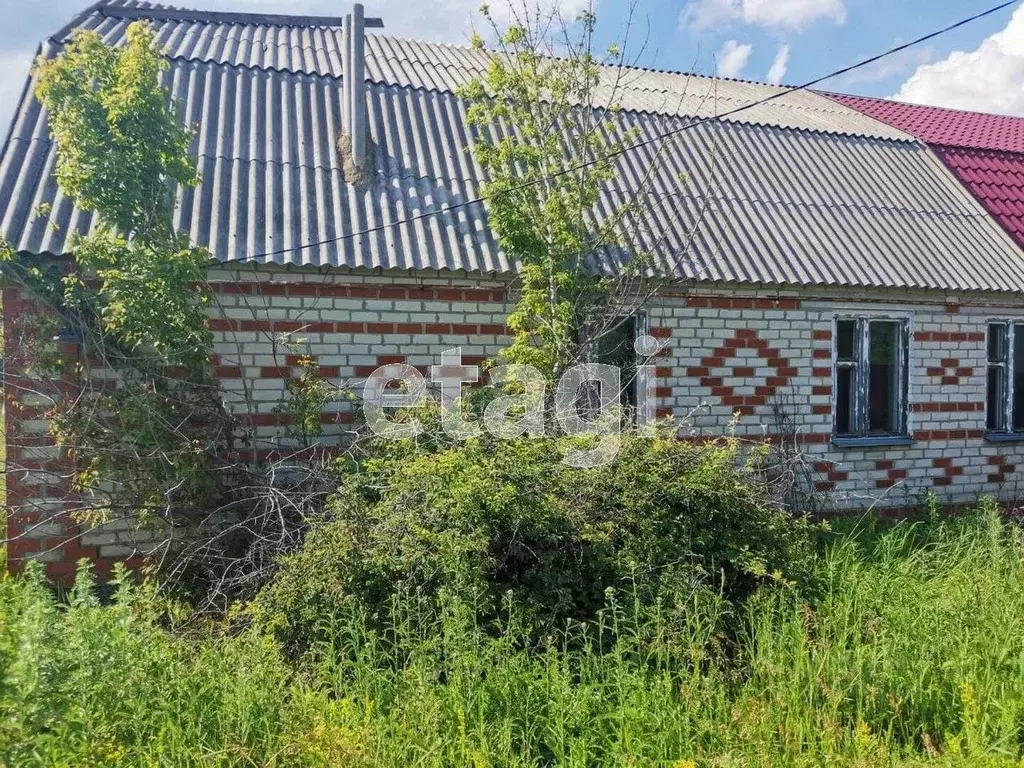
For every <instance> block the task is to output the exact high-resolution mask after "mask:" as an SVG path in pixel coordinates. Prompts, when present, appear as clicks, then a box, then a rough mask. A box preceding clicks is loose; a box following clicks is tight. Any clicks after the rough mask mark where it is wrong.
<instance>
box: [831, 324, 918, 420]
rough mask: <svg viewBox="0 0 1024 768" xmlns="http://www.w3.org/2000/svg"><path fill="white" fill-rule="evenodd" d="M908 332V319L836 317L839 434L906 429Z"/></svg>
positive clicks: (836, 390) (835, 385)
mask: <svg viewBox="0 0 1024 768" xmlns="http://www.w3.org/2000/svg"><path fill="white" fill-rule="evenodd" d="M908 337H909V333H908V328H907V323H906V322H905V321H902V320H874V319H870V318H850V319H845V318H844V319H840V320H837V321H836V335H835V356H836V362H835V377H834V396H835V421H834V431H835V434H836V436H837V437H884V436H894V435H904V434H906V431H907V409H906V402H907V369H908V368H907V349H908Z"/></svg>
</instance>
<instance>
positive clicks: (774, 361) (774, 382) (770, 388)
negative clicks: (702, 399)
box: [686, 328, 797, 415]
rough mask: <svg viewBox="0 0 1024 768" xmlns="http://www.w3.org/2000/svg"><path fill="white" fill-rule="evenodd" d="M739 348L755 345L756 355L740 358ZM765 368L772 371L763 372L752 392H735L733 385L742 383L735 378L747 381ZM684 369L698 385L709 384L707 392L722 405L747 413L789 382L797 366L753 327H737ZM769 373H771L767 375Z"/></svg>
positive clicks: (752, 347) (750, 347) (706, 385)
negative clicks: (692, 364)
mask: <svg viewBox="0 0 1024 768" xmlns="http://www.w3.org/2000/svg"><path fill="white" fill-rule="evenodd" d="M741 349H755V350H757V355H756V357H744V358H741V357H740V355H739V350H741ZM754 362H760V365H758V366H757V368H755V367H754V366H753V365H752V363H754ZM765 368H770V369H773V371H772V372H770V373H769V375H767V376H765V382H764V384H763V385H758V386H756V387H755V389H754V394H753V395H738V394H736V388H737V387H739V386H742V384H739V383H737V382H747V381H749V380H750V379H751V378H752V377H754V376H764V375H765V372H764V369H765ZM686 373H687V375H688V376H692V377H694V378H696V379H699V380H700V384H701V386H703V387H709V388H710V389H711V396H712V397H718V398H721V401H722V405H727V406H729V407H730V408H732V409H733V410H734V411H737V412H739V413H742V414H746V415H751V414H753V413H754V408H756V407H757V406H759V405H764V404H765V403H766V402H767V400H768V398H769V397H771V396H772V395H774V394H775V393H776V392H777V391H778V390H779V389H781V388H783V387H786V386H789V383H790V380H791V379H792V378H793V377H794V376H796V375H797V370H796V368H795V367H793V366H791V365H790V364H789V360H788V359H786V358H784V357H783V356H782V355H781V353H780V352H779V351H778V350H777V349H775V348H774V347H772V346H770V345H769V344H768V342H767V341H765V340H764V339H761V338H758V335H757V331H753V330H749V329H745V328H741V329H739V330H737V331H736V334H735V335H734V336H733V337H732V338H731V339H726V340H725V343H724V344H723V346H721V347H719V348H718V349H716V350H714V352H712V353H711V355H709V356H708V357H705V358H703V359H702V360H701V361H700V367H692V368H687V369H686ZM772 373H773V374H774V375H771V374H772ZM728 382H733V383H728Z"/></svg>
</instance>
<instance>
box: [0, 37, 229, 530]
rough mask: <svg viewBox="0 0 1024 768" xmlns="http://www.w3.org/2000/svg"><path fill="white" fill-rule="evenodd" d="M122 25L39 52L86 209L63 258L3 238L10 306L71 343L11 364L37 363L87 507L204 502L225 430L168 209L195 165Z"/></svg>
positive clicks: (192, 268)
mask: <svg viewBox="0 0 1024 768" xmlns="http://www.w3.org/2000/svg"><path fill="white" fill-rule="evenodd" d="M126 40H127V42H126V44H125V45H124V47H122V48H118V49H115V48H112V47H110V46H107V45H106V44H104V43H103V41H102V39H101V38H100V36H99V35H98V34H97V33H95V32H90V31H84V30H78V31H76V32H75V33H74V35H73V38H72V41H71V42H70V43H69V44H68V45H67V46H66V47H65V48H64V50H63V51H62V52H61V54H60V55H58V56H57V57H56V58H54V59H52V60H48V61H45V60H41V61H40V62H39V63H38V65H37V70H36V72H37V75H38V85H37V88H36V94H37V96H38V98H39V100H40V101H41V103H42V104H43V105H44V106H45V107H46V109H47V110H48V113H49V116H50V130H51V133H52V136H53V138H54V141H55V143H56V146H57V171H56V175H57V181H58V184H59V185H60V187H61V190H62V191H63V192H64V193H65V194H66V195H68V196H69V197H71V198H72V199H73V200H74V201H75V203H76V204H77V205H78V206H79V207H81V208H83V209H86V210H91V211H93V212H94V214H95V216H96V220H97V225H96V227H95V228H94V230H93V231H92V232H91V233H90V234H88V235H85V236H76V237H74V238H73V239H72V241H71V242H72V246H71V250H72V255H73V258H74V263H73V265H66V264H60V263H51V264H49V265H47V264H45V263H43V262H41V261H40V260H37V259H25V260H23V259H19V258H15V257H14V256H12V255H11V254H8V255H7V258H6V259H5V263H4V265H3V270H4V278H5V280H6V281H7V283H8V284H10V285H14V286H17V287H19V288H20V289H22V290H24V291H26V292H28V293H30V294H32V295H34V296H35V298H36V306H37V307H39V310H38V313H36V316H27V317H22V318H20V322H22V323H23V324H24V325H26V326H27V327H28V328H30V329H31V328H33V327H35V328H38V329H43V328H46V327H47V320H48V319H49V318H56V325H57V326H59V331H58V333H59V334H60V336H61V337H62V338H64V339H66V340H71V341H73V342H74V346H75V347H76V348H77V349H76V350H75V351H74V352H72V353H68V352H66V351H63V353H62V354H61V355H59V356H52V355H51V356H50V357H55V359H52V360H45V359H39V358H38V357H37V358H36V359H28V360H27V361H26V362H25V365H26V367H27V368H30V369H32V370H33V371H34V372H36V373H38V374H40V375H38V376H37V377H36V378H37V381H40V382H44V381H46V380H47V376H48V377H49V380H50V384H51V389H50V390H49V391H43V392H41V393H40V394H42V395H43V396H44V397H49V398H50V399H51V400H52V401H53V403H54V405H53V407H52V408H51V410H50V411H49V413H48V414H47V416H48V418H49V421H50V424H51V431H52V433H53V436H54V438H55V440H56V442H57V444H58V445H61V446H65V447H66V448H67V449H68V450H69V451H70V452H71V453H72V455H73V457H74V460H75V464H76V469H77V474H76V478H75V479H76V487H77V489H78V490H79V491H82V492H85V493H87V494H91V495H92V496H93V498H94V505H95V511H96V512H97V514H98V515H99V517H101V518H104V517H106V516H108V515H109V514H111V511H112V510H116V511H117V512H118V513H119V514H130V513H132V512H133V511H141V512H142V513H143V516H145V515H146V514H147V513H149V512H150V511H153V512H156V513H160V514H166V513H168V512H169V511H171V510H172V509H175V508H180V507H183V506H184V507H196V506H202V505H204V504H205V503H207V502H208V500H209V498H210V496H211V494H212V493H214V492H215V491H216V482H215V480H214V477H215V475H214V473H213V472H211V468H210V467H211V457H212V456H213V455H214V454H215V453H216V452H217V451H218V450H220V449H221V448H222V447H223V446H224V445H225V443H226V441H227V440H228V433H229V430H230V424H229V423H228V422H227V420H226V418H225V415H224V413H223V408H222V406H221V402H220V395H219V392H218V389H217V386H216V384H215V383H214V380H213V377H212V367H211V348H212V336H211V333H210V331H209V329H208V327H207V315H206V305H207V302H208V297H207V295H206V292H205V289H204V287H203V286H204V285H205V268H206V267H207V266H208V264H209V261H210V257H209V254H208V253H207V252H206V251H204V250H202V249H199V248H193V247H190V246H189V245H188V242H187V239H186V238H184V237H180V236H177V235H175V234H174V232H173V227H172V220H171V202H172V198H171V195H172V192H173V189H174V186H175V185H176V184H182V185H193V184H195V183H196V182H197V180H198V177H197V175H196V172H195V165H194V163H193V161H192V160H191V159H190V158H189V156H188V149H189V145H190V142H191V133H190V131H188V130H187V129H186V128H184V127H182V126H181V125H180V124H179V121H178V120H177V117H176V116H175V113H174V108H173V105H172V104H169V99H168V95H167V93H166V91H165V90H164V89H163V88H162V87H161V86H160V75H161V73H162V72H163V70H165V69H166V67H167V62H166V60H165V59H164V58H163V57H162V56H161V55H160V54H159V53H158V52H157V51H156V50H154V34H153V32H152V31H151V30H149V29H148V28H147V27H146V26H145V25H144V24H141V23H135V24H132V25H130V26H129V28H128V30H127V35H126ZM44 333H45V331H44ZM29 335H31V331H29V332H26V336H29ZM37 346H38V347H39V348H42V346H41V345H37ZM29 352H31V350H29ZM27 357H29V358H31V355H30V354H29V355H27ZM48 363H49V365H48ZM47 369H49V370H47ZM42 386H43V384H42V383H41V384H40V387H42Z"/></svg>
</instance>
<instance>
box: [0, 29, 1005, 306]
mask: <svg viewBox="0 0 1024 768" xmlns="http://www.w3.org/2000/svg"><path fill="white" fill-rule="evenodd" d="M108 14H110V15H112V14H116V11H115V10H109V9H108V11H105V12H102V13H101V12H95V11H94V12H92V14H91V15H89V16H87V17H86V22H87V26H92V27H93V28H96V29H97V30H99V31H100V32H102V33H103V34H105V35H106V36H107V38H108V39H109V40H111V41H117V40H119V39H120V36H121V34H122V32H123V20H119V19H117V18H110V16H109V15H108ZM155 24H156V25H157V26H158V27H159V29H160V35H161V40H162V41H163V42H164V43H165V44H167V45H168V46H170V47H171V53H172V55H171V66H170V69H169V70H168V71H167V72H166V74H165V83H166V85H167V87H168V89H169V90H170V91H171V93H172V95H173V97H174V98H175V100H176V101H177V102H178V105H179V108H180V110H181V114H182V116H183V119H184V120H186V121H187V122H188V124H189V125H192V126H195V127H196V129H197V133H196V137H195V141H194V145H193V151H194V153H195V154H196V156H197V158H198V163H199V169H200V171H201V173H202V183H201V184H200V185H199V187H198V188H196V189H194V190H184V191H180V192H179V194H178V197H177V202H176V209H175V217H176V218H175V220H176V224H177V226H178V227H179V228H180V229H181V230H182V231H184V232H187V233H188V234H189V237H190V238H191V240H192V241H193V242H194V243H196V244H199V245H203V246H206V247H208V248H210V250H211V251H212V252H213V254H214V255H215V256H216V257H217V258H218V259H221V260H224V261H235V260H255V261H263V262H273V263H278V264H291V265H311V266H347V267H380V268H385V269H403V270H415V269H442V270H455V271H468V272H488V273H500V272H507V271H509V270H511V269H512V268H513V265H510V264H509V263H508V261H507V259H505V257H504V256H503V254H502V252H501V250H500V249H499V248H498V246H497V244H496V242H495V239H494V237H493V235H492V233H491V231H490V228H489V226H488V223H487V212H486V209H485V206H484V205H483V204H481V203H472V204H469V205H466V206H464V207H460V208H458V209H457V210H455V211H451V212H447V213H443V214H439V215H431V216H427V217H425V218H420V219H417V220H415V221H409V220H408V219H409V217H411V216H416V215H418V214H422V213H429V212H431V211H436V210H438V209H440V208H444V207H446V206H450V205H454V204H460V203H463V202H466V201H470V200H473V199H474V198H475V197H477V195H478V194H479V190H480V188H481V182H482V180H483V175H482V173H481V170H480V168H479V167H478V166H477V165H476V164H475V162H474V161H473V160H472V157H471V154H470V153H469V152H468V151H467V147H469V146H471V145H472V142H473V141H474V139H473V136H472V135H471V131H469V129H468V127H467V126H466V122H465V107H464V104H463V103H462V102H461V100H460V99H458V98H457V97H456V96H455V95H454V94H453V93H452V92H451V88H452V87H453V84H454V83H455V82H456V81H458V80H459V78H460V77H463V75H461V74H459V73H464V72H465V71H467V70H468V69H469V67H470V65H469V64H467V63H466V62H474V61H476V62H478V63H477V64H475V65H474V66H477V67H479V61H482V59H480V57H481V54H480V53H478V52H475V51H471V50H463V49H458V48H454V47H452V46H436V45H431V44H425V43H415V42H411V41H406V40H394V39H391V38H385V37H382V36H370V40H371V41H372V42H371V43H370V44H369V45H368V51H369V53H368V64H369V65H370V69H371V73H370V75H369V78H370V81H371V82H370V85H369V86H368V104H369V127H370V131H371V135H372V138H373V144H374V149H373V155H372V163H373V171H374V173H373V177H372V182H371V183H370V185H369V186H368V187H367V188H366V189H364V190H357V189H356V188H355V187H353V186H352V185H350V184H348V183H346V179H345V177H344V172H343V170H342V168H341V167H340V164H339V161H338V158H337V156H336V152H335V149H334V141H335V138H336V137H337V135H338V133H339V132H340V130H341V112H342V110H341V84H340V80H339V78H338V76H337V73H336V72H335V71H334V70H333V69H331V67H334V66H335V64H332V63H331V62H332V61H336V59H337V50H336V48H335V46H337V45H339V41H338V37H337V30H335V29H333V28H330V27H321V26H317V27H315V28H302V27H297V26H295V25H292V24H285V23H282V24H281V25H280V26H267V25H248V24H226V23H223V22H220V21H218V22H216V23H213V22H204V23H199V22H187V21H186V22H183V21H175V22H170V21H158V22H155ZM245 41H249V42H247V43H245ZM254 41H261V42H260V43H259V45H256V43H255V42H254ZM60 42H61V41H57V42H53V43H47V44H46V45H45V46H44V50H43V53H44V55H54V54H55V53H56V51H57V50H59V46H60ZM243 43H244V44H243ZM257 51H258V52H259V54H258V55H257V53H256V52H257ZM267 57H273V59H274V61H276V62H277V63H278V64H279V65H280V64H285V65H286V66H273V67H271V66H265V65H266V64H267V62H268V58H267ZM300 61H301V64H300V65H297V64H296V62H300ZM385 65H386V67H385ZM387 67H390V69H388V68H387ZM411 72H418V73H419V74H418V75H417V78H418V79H417V80H416V81H415V82H412V81H411V80H410V78H411V75H410V73H411ZM452 73H456V74H452ZM628 74H629V75H632V74H633V73H632V72H630V73H628ZM682 77H683V76H680V75H671V74H668V73H651V72H646V71H641V72H640V73H639V74H638V75H637V79H638V80H640V81H643V84H642V87H633V86H631V88H633V90H634V91H635V93H637V94H641V95H643V96H644V97H645V98H646V97H648V96H649V97H650V98H651V99H653V100H656V99H658V98H663V96H664V94H665V93H669V92H672V88H676V87H677V86H676V85H673V83H676V82H677V81H678V79H679V78H682ZM702 80H703V81H705V82H712V83H715V84H716V87H719V88H720V89H721V90H723V91H727V92H728V93H729V94H730V98H731V99H732V102H731V103H730V104H729V108H731V107H732V106H734V104H740V103H746V102H744V101H743V100H744V99H757V98H759V97H760V96H761V94H763V93H765V92H766V91H765V89H771V88H772V87H771V86H757V85H755V84H748V83H735V82H725V81H710V80H708V79H707V78H703V79H702ZM638 98H639V97H638ZM817 100H821V101H824V102H827V103H828V104H830V105H831V106H830V108H829V109H818V108H817V107H816V106H815V105H816V103H817ZM653 104H654V102H653V101H652V102H651V105H649V111H641V110H626V111H623V112H622V113H621V119H622V121H623V122H624V123H625V124H626V125H634V126H637V127H638V128H639V129H640V131H641V135H642V137H645V138H652V139H654V138H655V137H656V135H657V134H659V133H662V132H664V131H666V130H671V129H674V128H680V127H682V126H684V125H685V124H687V121H688V118H687V117H685V116H678V115H676V114H675V112H676V111H677V110H675V109H674V108H673V109H672V110H664V111H660V108H656V107H655V106H653ZM752 111H753V110H752ZM847 112H849V110H846V109H845V108H843V107H840V106H838V105H836V104H835V103H834V102H828V101H827V100H825V99H823V98H822V97H817V96H816V95H815V94H790V95H788V96H786V97H785V98H784V99H780V100H779V101H778V102H776V103H775V105H774V107H773V109H771V110H769V109H767V108H766V109H764V110H763V111H762V113H761V114H759V115H757V116H756V117H757V119H756V120H751V119H742V115H743V113H741V115H738V116H737V119H736V120H735V121H733V122H721V121H719V122H711V123H705V124H703V125H700V126H699V127H695V128H691V129H690V130H685V131H683V132H681V133H679V134H677V136H676V137H675V138H674V139H672V140H670V141H668V142H667V143H661V142H658V141H654V142H652V143H651V144H650V145H647V146H645V147H643V148H642V149H639V150H636V151H631V152H627V153H625V154H624V155H622V156H621V157H620V158H619V160H618V174H617V175H616V179H615V180H614V181H613V182H612V183H611V184H609V186H608V188H607V189H606V190H605V193H604V194H603V195H602V198H601V200H600V202H599V204H598V205H597V206H596V208H595V212H594V215H595V216H596V217H601V216H606V215H607V214H608V213H609V212H610V211H612V210H614V209H615V208H616V206H617V205H618V204H619V203H620V202H621V201H622V200H624V199H626V198H628V197H629V196H631V195H632V194H633V193H634V192H635V189H636V186H635V185H636V184H637V180H638V179H642V178H645V177H649V178H650V179H651V181H650V185H649V188H648V191H649V193H650V198H651V199H650V203H649V205H648V206H647V207H646V213H645V215H644V217H642V220H640V219H641V217H634V218H633V219H631V220H630V221H629V222H628V225H630V226H631V227H632V229H631V230H630V231H631V242H633V243H635V245H636V247H637V249H638V250H642V251H645V252H650V253H653V254H654V256H655V259H656V261H657V262H658V263H660V264H661V265H662V267H663V268H667V269H671V270H672V271H674V272H675V274H676V275H678V276H679V277H680V278H694V279H701V280H724V281H737V282H756V283H766V284H788V285H810V284H815V285H850V286H864V287H868V286H872V287H918V288H937V289H954V290H955V289H962V290H995V291H1019V290H1021V289H1022V288H1024V256H1022V254H1021V252H1020V251H1019V250H1018V249H1017V247H1016V246H1015V245H1014V244H1013V242H1012V241H1011V240H1010V239H1009V238H1008V237H1007V236H1006V235H1005V233H1004V232H1003V231H1002V229H1001V228H1000V227H999V226H998V225H997V224H996V223H995V222H994V221H992V219H991V218H990V217H989V216H988V215H987V214H986V213H985V212H984V211H983V210H982V209H981V207H980V206H979V205H978V204H977V202H976V201H975V200H974V199H973V198H972V197H971V196H970V195H968V194H967V193H966V192H965V191H964V190H963V189H962V188H961V187H960V186H959V184H958V183H957V182H956V181H955V180H954V179H953V178H952V177H951V176H950V174H949V173H948V172H947V171H946V169H945V168H944V167H943V166H942V164H941V163H940V162H938V161H937V159H936V158H935V157H934V156H933V155H932V154H931V153H930V151H929V150H928V149H927V148H926V147H924V146H922V145H920V144H918V143H915V142H913V141H908V140H905V139H904V138H903V136H902V134H899V135H898V136H893V135H890V134H886V133H885V132H884V131H879V130H876V129H875V128H874V126H876V125H877V124H876V123H874V121H867V123H864V124H863V125H865V126H866V127H865V129H864V131H863V133H858V132H857V131H853V132H851V130H852V128H851V126H857V125H860V124H858V123H856V122H855V121H852V120H851V119H849V118H848V117H847V115H846V113H847ZM809 115H810V116H814V115H817V117H816V118H815V120H816V121H817V122H814V126H815V127H813V128H812V127H810V122H811V118H810V117H808V116H809ZM794 123H800V125H799V126H795V125H794ZM829 126H832V127H831V128H830V127H829ZM54 163H55V152H54V148H53V146H52V143H51V141H50V139H49V136H48V131H47V126H46V115H45V113H44V112H43V110H42V109H41V107H40V106H39V104H38V103H37V102H35V100H34V99H31V98H29V99H27V100H26V101H25V102H24V103H23V104H22V105H21V108H20V111H19V113H18V116H17V118H16V121H15V124H14V127H13V131H12V134H11V137H10V139H9V141H8V143H7V145H6V148H5V151H4V154H3V156H2V158H0V232H2V233H3V236H4V237H5V238H6V239H8V240H9V241H10V242H11V243H12V244H13V245H14V246H15V247H16V248H18V249H19V250H22V251H26V252H30V253H55V254H56V253H63V252H66V251H67V250H68V248H69V237H70V236H71V235H72V233H74V232H84V231H87V230H88V228H89V226H90V224H91V218H90V216H89V214H87V213H85V212H82V211H79V210H77V209H76V208H75V207H74V206H73V205H72V204H71V202H70V201H69V200H68V199H67V198H65V197H64V196H63V195H62V194H61V193H60V190H59V189H58V188H57V185H56V183H55V181H54V180H53V176H52V172H53V167H54ZM41 203H47V204H49V205H50V207H51V211H50V214H49V216H48V217H47V218H45V219H44V218H36V217H34V212H35V211H36V210H37V209H38V206H39V205H40V204H41ZM374 228H378V229H376V231H373V232H371V233H367V234H362V235H359V236H357V237H347V238H346V237H344V236H345V235H351V234H352V233H359V232H363V231H364V230H367V229H374ZM614 255H615V254H606V256H609V257H611V256H614ZM612 261H614V260H613V259H611V258H609V259H608V260H607V261H606V263H611V262H612Z"/></svg>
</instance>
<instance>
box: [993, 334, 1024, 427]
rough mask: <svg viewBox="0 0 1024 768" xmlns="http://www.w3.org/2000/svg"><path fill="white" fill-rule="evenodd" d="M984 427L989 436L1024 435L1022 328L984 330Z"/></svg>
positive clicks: (1023, 345) (1023, 350)
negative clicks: (1017, 433) (986, 367)
mask: <svg viewBox="0 0 1024 768" xmlns="http://www.w3.org/2000/svg"><path fill="white" fill-rule="evenodd" d="M985 406H986V409H985V410H986V415H985V425H986V427H987V428H988V430H989V431H990V432H1024V324H1020V323H992V324H990V325H989V327H988V385H987V397H986V403H985Z"/></svg>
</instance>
